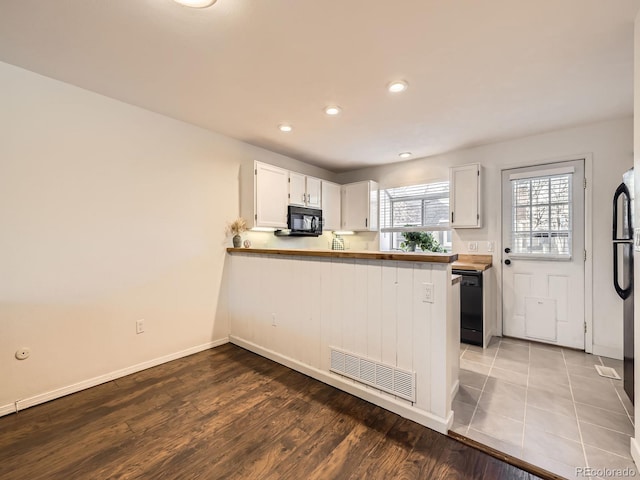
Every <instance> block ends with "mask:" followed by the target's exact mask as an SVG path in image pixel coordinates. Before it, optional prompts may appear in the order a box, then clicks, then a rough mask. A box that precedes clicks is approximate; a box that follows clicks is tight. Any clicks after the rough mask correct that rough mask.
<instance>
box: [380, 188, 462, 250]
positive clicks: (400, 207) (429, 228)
mask: <svg viewBox="0 0 640 480" xmlns="http://www.w3.org/2000/svg"><path fill="white" fill-rule="evenodd" d="M380 227H381V228H380V250H383V251H388V250H407V249H410V248H412V247H410V246H409V242H408V241H407V239H406V238H405V235H404V234H405V233H407V234H408V233H409V232H425V233H428V234H430V236H431V237H432V239H433V240H435V242H430V241H427V242H424V241H423V242H422V245H423V246H425V248H431V247H428V246H427V245H439V246H440V247H442V250H443V251H445V252H450V251H451V228H450V225H449V182H448V181H437V182H430V183H422V184H418V185H408V186H403V187H394V188H386V189H380ZM407 237H409V238H413V237H421V238H422V239H425V238H427V237H428V235H427V236H425V235H421V236H418V235H414V236H409V235H407ZM421 250H422V249H421V247H420V244H418V245H416V251H421Z"/></svg>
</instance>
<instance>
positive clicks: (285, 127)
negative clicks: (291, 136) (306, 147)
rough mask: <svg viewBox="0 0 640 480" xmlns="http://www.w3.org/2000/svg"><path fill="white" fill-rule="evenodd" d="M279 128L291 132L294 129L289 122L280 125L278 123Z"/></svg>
mask: <svg viewBox="0 0 640 480" xmlns="http://www.w3.org/2000/svg"><path fill="white" fill-rule="evenodd" d="M278 128H279V129H280V131H281V132H290V131H291V130H293V127H292V126H291V125H289V124H288V123H281V124H280V125H278Z"/></svg>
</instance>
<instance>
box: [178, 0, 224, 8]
mask: <svg viewBox="0 0 640 480" xmlns="http://www.w3.org/2000/svg"><path fill="white" fill-rule="evenodd" d="M173 1H174V2H176V3H179V4H180V5H184V6H185V7H193V8H206V7H210V6H211V5H213V4H214V3H216V0H173Z"/></svg>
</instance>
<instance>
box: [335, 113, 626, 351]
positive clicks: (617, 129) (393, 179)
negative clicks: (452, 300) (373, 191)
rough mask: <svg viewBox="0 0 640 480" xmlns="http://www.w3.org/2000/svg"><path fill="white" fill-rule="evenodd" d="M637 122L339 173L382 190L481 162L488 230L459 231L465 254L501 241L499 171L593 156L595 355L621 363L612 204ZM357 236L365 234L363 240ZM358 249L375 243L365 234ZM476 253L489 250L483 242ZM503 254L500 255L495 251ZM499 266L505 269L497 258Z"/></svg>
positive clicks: (457, 241) (458, 249)
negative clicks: (470, 245)
mask: <svg viewBox="0 0 640 480" xmlns="http://www.w3.org/2000/svg"><path fill="white" fill-rule="evenodd" d="M632 152H633V119H632V118H622V119H617V120H611V121H607V122H601V123H597V124H592V125H586V126H582V127H578V128H572V129H567V130H560V131H554V132H550V133H546V134H542V135H534V136H530V137H526V138H520V139H516V140H511V141H507V142H501V143H495V144H491V145H485V146H481V147H476V148H470V149H467V150H461V151H457V152H452V153H448V154H444V155H438V156H434V157H429V158H425V159H419V160H413V161H408V162H402V163H395V164H390V165H384V166H380V167H372V168H366V169H362V170H357V171H353V172H347V173H343V174H340V175H339V176H338V180H339V182H340V183H347V182H353V181H358V180H365V179H371V180H376V181H378V182H379V183H380V187H381V188H385V187H392V186H400V185H406V184H411V183H419V182H422V181H426V180H437V179H446V178H447V176H448V168H449V167H450V166H452V165H463V164H467V163H477V162H479V163H481V164H482V165H483V166H484V180H485V182H484V185H483V187H484V201H485V204H484V218H485V221H484V225H483V228H481V229H466V230H456V231H455V232H454V235H453V246H454V252H455V253H467V244H468V242H469V241H472V240H476V241H480V242H485V241H495V242H496V244H497V245H498V246H499V242H500V232H501V226H500V214H499V212H500V170H501V169H503V168H505V167H507V166H514V165H523V164H527V163H532V164H533V163H540V162H544V161H547V160H555V159H559V158H562V159H568V158H570V157H572V156H575V157H576V158H580V155H583V154H586V153H590V154H591V155H592V158H593V178H591V179H589V180H590V181H591V182H592V191H593V209H592V221H593V252H592V258H593V272H594V275H593V276H594V282H593V291H594V296H593V305H592V308H593V351H594V353H598V354H603V355H608V356H612V357H615V358H622V303H621V302H620V300H619V298H618V297H617V296H616V294H615V291H614V289H613V286H612V258H611V257H612V253H611V205H612V203H611V202H612V197H613V192H614V190H615V188H616V186H617V185H618V184H619V183H620V182H621V180H622V178H621V176H622V173H623V172H625V171H626V170H628V169H629V168H631V167H632V166H633V153H632ZM357 237H360V235H358V236H357ZM352 243H353V245H354V246H356V247H357V246H361V247H363V248H364V247H366V245H367V244H371V243H374V241H373V239H372V238H371V236H365V237H363V238H362V241H361V242H360V243H359V242H358V239H357V238H354V239H352ZM479 247H480V248H479V253H486V250H483V249H484V248H485V244H484V243H480V245H479ZM497 252H499V250H498V251H497ZM497 252H496V253H495V254H494V265H495V266H496V268H500V267H499V266H500V257H499V254H498V253H497Z"/></svg>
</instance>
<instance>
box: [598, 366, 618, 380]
mask: <svg viewBox="0 0 640 480" xmlns="http://www.w3.org/2000/svg"><path fill="white" fill-rule="evenodd" d="M594 367H596V370H597V371H598V375H600V376H601V377H607V378H613V379H614V380H621V378H620V375H618V372H616V371H615V370H614V369H613V368H611V367H603V366H602V365H594Z"/></svg>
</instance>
